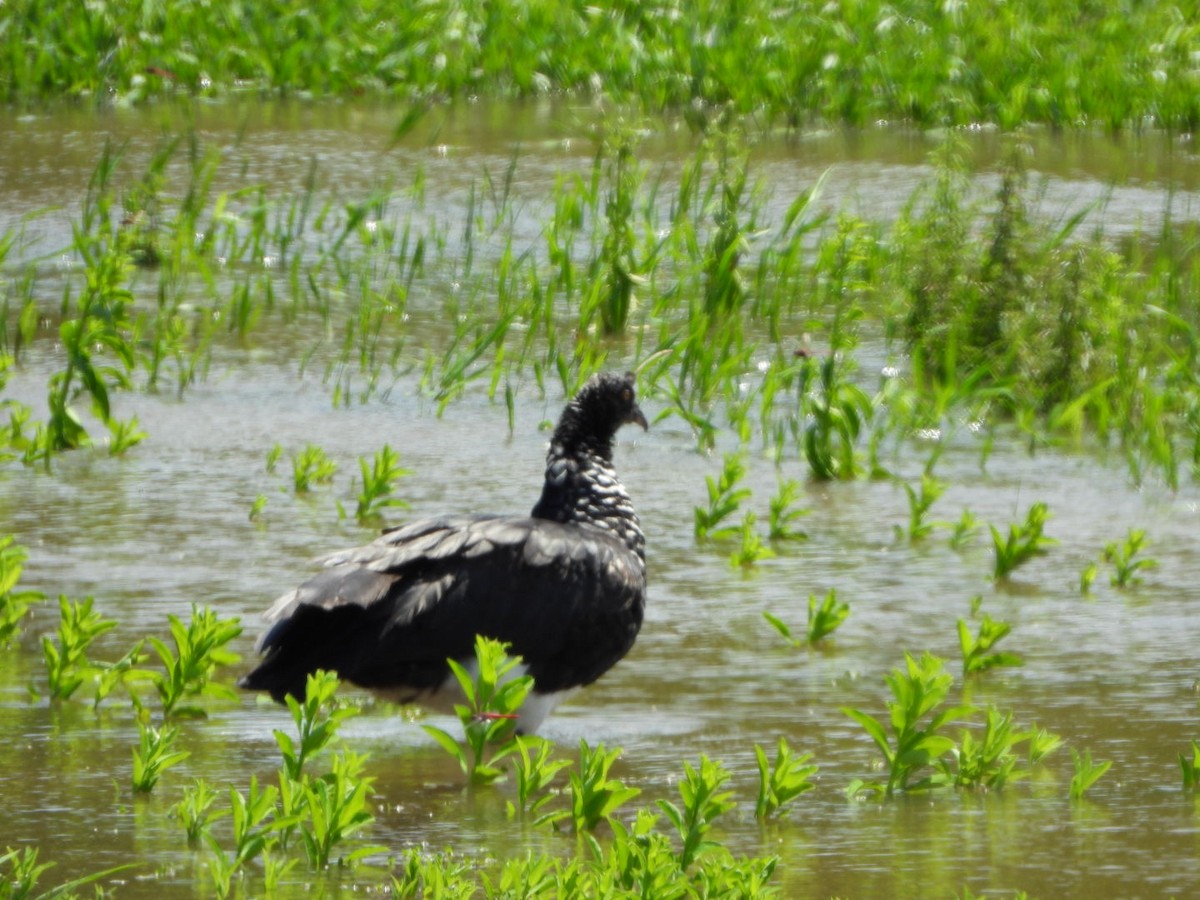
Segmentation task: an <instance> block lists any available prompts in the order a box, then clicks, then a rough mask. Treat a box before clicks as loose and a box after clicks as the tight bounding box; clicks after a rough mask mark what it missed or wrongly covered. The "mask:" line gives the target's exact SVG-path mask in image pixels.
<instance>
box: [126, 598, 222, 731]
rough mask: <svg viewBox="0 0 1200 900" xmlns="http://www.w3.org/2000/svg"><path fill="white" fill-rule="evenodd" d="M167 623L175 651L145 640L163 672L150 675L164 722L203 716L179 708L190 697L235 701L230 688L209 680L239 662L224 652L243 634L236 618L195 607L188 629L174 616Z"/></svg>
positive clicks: (159, 641) (188, 708)
mask: <svg viewBox="0 0 1200 900" xmlns="http://www.w3.org/2000/svg"><path fill="white" fill-rule="evenodd" d="M167 621H168V623H169V627H170V632H171V640H172V643H173V644H174V648H172V647H170V646H168V645H167V643H166V642H165V641H163V640H162V639H160V638H157V637H150V638H148V639H147V640H148V641H149V642H150V646H151V647H153V648H154V652H155V653H156V654H157V655H158V658H159V660H160V661H161V662H162V664H163V668H164V670H165V671H163V672H154V673H152V674H151V675H150V680H151V682H152V683H153V684H154V688H155V690H156V691H157V692H158V699H159V701H160V702H161V704H162V713H163V718H164V719H169V718H172V717H181V716H188V717H200V718H203V717H204V716H206V715H207V713H206V712H205V711H204V709H203V708H202V707H199V706H196V705H194V704H189V705H182V703H183V701H184V700H185V699H187V698H190V697H201V696H206V697H222V698H225V699H227V700H235V699H237V693H236V692H235V691H234V690H233V688H231V687H230V686H229V685H226V684H221V683H219V682H215V681H213V680H212V677H213V674H214V672H215V671H216V670H217V669H218V668H220V667H223V666H230V665H233V664H234V663H236V662H237V661H238V660H239V659H241V657H240V656H238V655H237V654H236V653H234V652H233V651H231V650H229V649H227V648H226V645H227V644H229V642H230V641H232V640H233V639H234V638H236V637H237V636H238V635H239V634H241V633H242V626H241V623H240V621H239V620H238V619H237V618H232V619H222V618H220V616H218V615H217V613H216V611H215V610H213V609H210V608H209V607H207V606H206V607H203V608H201V607H198V606H196V605H195V604H193V605H192V615H191V619H190V620H189V621H188V624H187V625H184V624H183V621H182V620H181V619H180V618H179V617H178V616H176V615H173V614H169V615H168V616H167Z"/></svg>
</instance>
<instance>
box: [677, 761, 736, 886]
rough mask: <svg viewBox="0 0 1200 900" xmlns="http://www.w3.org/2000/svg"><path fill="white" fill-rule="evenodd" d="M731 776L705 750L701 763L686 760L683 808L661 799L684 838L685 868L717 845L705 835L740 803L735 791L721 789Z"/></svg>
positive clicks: (682, 855)
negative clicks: (734, 795)
mask: <svg viewBox="0 0 1200 900" xmlns="http://www.w3.org/2000/svg"><path fill="white" fill-rule="evenodd" d="M728 780H729V772H727V771H726V770H725V768H724V767H723V766H721V764H720V763H714V762H713V761H712V760H710V759H709V758H708V757H707V756H704V755H703V754H702V755H701V756H700V765H699V766H698V767H693V766H692V765H691V763H689V762H687V761H685V762H684V764H683V778H682V779H681V780H680V782H679V799H680V801H681V803H682V808H681V807H679V806H676V805H675V804H674V803H672V802H671V801H670V800H659V801H658V808H659V809H661V810H662V811H663V814H664V815H666V817H667V819H668V821H670V823H671V824H672V825H674V826H675V830H676V832H677V833H678V835H679V839H680V841H681V842H682V847H681V848H680V851H679V867H680V868H681V869H684V870H686V869H688V868H690V867H691V865H692V863H693V862H695V861H696V858H697V856H698V855H699V854H700V853H702V852H703V851H704V850H706V849H709V848H711V847H713V846H715V845H714V844H713V843H712V842H711V841H709V840H707V839H706V838H705V835H706V834H708V831H709V829H710V828H712V824H713V822H714V821H715V820H716V819H717V818H718V817H719V816H722V815H724V814H725V813H727V812H729V810H731V809H733V808H734V806H736V805H737V801H735V800H734V799H733V792H732V791H723V790H721V788H722V786H723V785H724V784H725V783H726V782H727V781H728Z"/></svg>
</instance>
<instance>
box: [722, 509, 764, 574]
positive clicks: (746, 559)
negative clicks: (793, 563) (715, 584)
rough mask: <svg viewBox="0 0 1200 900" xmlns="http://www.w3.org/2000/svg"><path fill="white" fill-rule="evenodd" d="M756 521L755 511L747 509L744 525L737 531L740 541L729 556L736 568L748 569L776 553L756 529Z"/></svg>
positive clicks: (731, 563) (730, 561) (743, 520)
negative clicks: (764, 541)
mask: <svg viewBox="0 0 1200 900" xmlns="http://www.w3.org/2000/svg"><path fill="white" fill-rule="evenodd" d="M754 521H755V517H754V513H752V512H750V511H749V510H747V512H746V515H745V516H744V517H743V519H742V527H741V528H739V529H738V531H737V534H738V536H739V538H740V543H739V545H738V547H737V549H736V550H734V551H733V553H732V554H730V556H729V564H730V565H731V566H733V567H734V568H735V569H737V568H742V569H748V568H750V567H751V566H755V565H757V564H758V563H759V562H761V561H762V560H764V559H770V558H771V557H773V556H774V555H775V551H774V550H772V549H771V548H770V547H768V546H767V545H766V544H764V543H763V540H762V538H761V537H759V536H758V532H756V531H755V530H754Z"/></svg>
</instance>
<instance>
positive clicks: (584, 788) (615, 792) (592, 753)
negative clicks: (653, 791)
mask: <svg viewBox="0 0 1200 900" xmlns="http://www.w3.org/2000/svg"><path fill="white" fill-rule="evenodd" d="M620 756H621V750H620V749H619V748H617V749H613V750H605V749H604V745H603V744H597V745H596V746H595V747H592V746H590V745H589V744H588V742H587V741H586V740H582V739H581V740H580V741H579V764H578V765H577V766H575V767H574V768H573V769H571V772H570V798H571V824H572V825H573V826H574V828H575V831H576V832H578V833H580V834H584V833H590V832H592V831H595V829H596V827H597V826H599V825H600V824H601V823H602V822H609V821H611V819H612V815H613V813H615V812H616V811H617V810H618V809H619V808H620V807H621V806H623V805H625V804H626V803H628V802H629V801H630V800H632V799H633V798H634V797H636V796H638V795H639V794H640V793H641V789H640V788H631V787H626V786H625V784H624V782H622V781H620V780H618V779H616V778H610V777H609V774H608V773H609V770H610V769H612V766H613V763H615V762H616V761H617V759H618V758H619V757H620Z"/></svg>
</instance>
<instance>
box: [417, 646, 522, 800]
mask: <svg viewBox="0 0 1200 900" xmlns="http://www.w3.org/2000/svg"><path fill="white" fill-rule="evenodd" d="M475 661H476V664H477V674H476V675H475V676H474V677H472V675H471V674H470V673H469V672H468V671H467V670H466V669H465V668H463V666H462V665H461V664H459V663H458V662H457V661H456V660H453V659H451V660H448V662H449V664H450V669H451V671H452V672H453V673H454V678H455V680H456V681H457V682H458V686H459V689H460V690H461V691H462V693H463V697H464V698H465V699H466V703H459V704H455V707H454V710H455V712H456V713H457V715H458V719H459V722H461V723H462V728H463V738H464V741H465V743H466V749H464V748H463V746H462V745H460V744H459V742H458V741H456V740H455V739H454V737H453V736H451V735H450V734H448V733H447V732H446V731H444V730H442V729H441V728H438V727H436V726H434V725H422V726H421V727H422V728H423V729H425V732H426V734H428V735H429V736H430V737H432V738H433V739H434V740H435V741H437V742H438V744H439V745H441V747H442V748H443V749H444V750H445V751H446V752H447V753H449V754H450V755H451V756H453V757H454V759H455V760H456V761H457V762H458V764H459V766H460V767H461V768H462V771H463V774H464V775H466V776H467V777H468V778H469V779H470V781H471V783H472V784H490V783H491V782H494V781H499V780H500V779H502V778H504V776H505V772H504V769H503V768H501V767H500V765H499V763H500V762H502V761H503V760H504V759H505V758H506V757H508V756H509V755H511V754H512V753H514V752H516V749H517V746H516V744H515V743H514V742H513V736H514V734H515V732H516V730H517V725H518V722H519V718H520V717H519V711H520V709H521V704H522V703H524V702H525V698H526V697H527V696H528V695H529V692H530V690H532V688H533V679H532V678H531V677H529V676H528V675H521V676H517V675H516V674H515V672H516V669H517V667H518V666H519V665H520V664H521V660H520V658H519V657H510V656H509V655H508V653H507V645H506V644H502V643H500V642H499V641H495V640H492V639H491V638H485V637H483V636H482V635H477V636H476V638H475Z"/></svg>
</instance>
